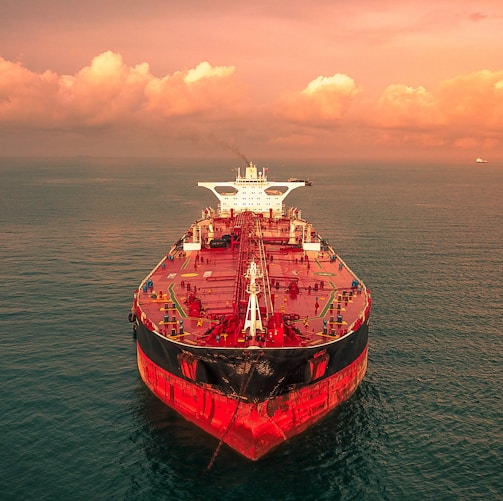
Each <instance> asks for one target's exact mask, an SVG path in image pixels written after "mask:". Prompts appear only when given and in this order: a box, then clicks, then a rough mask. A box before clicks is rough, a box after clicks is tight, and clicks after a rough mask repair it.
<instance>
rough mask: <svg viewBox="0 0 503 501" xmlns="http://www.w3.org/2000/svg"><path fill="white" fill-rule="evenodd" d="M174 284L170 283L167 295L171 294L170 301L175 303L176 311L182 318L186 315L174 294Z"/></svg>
mask: <svg viewBox="0 0 503 501" xmlns="http://www.w3.org/2000/svg"><path fill="white" fill-rule="evenodd" d="M174 286H175V284H171V285H170V286H169V288H168V290H169V295H170V296H171V302H172V303H173V304H174V305H175V308H176V309H177V311H178V313H180V316H181V317H182V318H187V315H186V314H185V312H184V311H183V308H182V307H181V306H180V304H179V303H178V300H177V299H176V294H175V291H174V290H173V288H174Z"/></svg>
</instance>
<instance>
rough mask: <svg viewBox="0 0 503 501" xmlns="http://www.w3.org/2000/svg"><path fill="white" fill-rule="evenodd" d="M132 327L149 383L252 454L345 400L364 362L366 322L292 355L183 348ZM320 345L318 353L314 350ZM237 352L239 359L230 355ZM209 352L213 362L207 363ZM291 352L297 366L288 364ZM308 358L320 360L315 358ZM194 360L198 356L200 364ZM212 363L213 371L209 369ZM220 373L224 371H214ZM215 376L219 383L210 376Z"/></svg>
mask: <svg viewBox="0 0 503 501" xmlns="http://www.w3.org/2000/svg"><path fill="white" fill-rule="evenodd" d="M137 335H138V338H137V357H138V368H139V372H140V375H141V377H142V379H143V381H144V382H145V384H146V385H147V386H148V387H149V389H150V390H151V391H152V392H153V393H154V394H155V395H156V396H157V397H158V398H159V399H160V400H161V401H162V402H164V403H165V404H166V405H168V406H169V407H171V408H172V409H174V410H175V411H177V412H178V413H179V414H180V415H182V416H183V417H184V418H185V419H187V420H188V421H190V422H192V423H194V424H196V425H197V426H198V427H200V428H201V429H203V430H204V431H206V432H207V433H209V434H211V435H213V436H214V437H215V438H217V439H219V440H221V441H223V442H224V443H226V444H227V445H229V446H230V447H231V448H233V449H234V450H236V451H237V452H239V453H240V454H242V455H243V456H245V457H247V458H249V459H252V460H256V459H259V458H260V457H262V456H263V455H264V454H266V453H267V452H269V451H270V450H271V449H272V448H274V447H276V446H278V445H279V444H281V443H282V442H284V441H286V440H288V439H289V438H291V437H293V436H295V435H297V434H299V433H301V432H303V431H304V430H306V429H307V428H308V427H309V426H311V425H312V424H314V423H315V422H317V421H318V420H319V419H321V418H323V417H324V416H326V415H327V414H328V413H329V412H330V411H331V410H333V409H334V408H336V407H337V406H338V405H340V404H341V403H342V402H344V401H345V400H347V399H348V398H349V397H350V396H351V395H352V394H353V393H354V392H355V391H356V389H357V387H358V385H359V384H360V383H361V381H362V380H363V377H364V375H365V372H366V368H367V353H368V341H367V340H368V324H367V323H365V324H363V325H362V326H360V328H359V329H358V330H357V331H355V332H354V333H352V334H351V336H348V339H341V340H338V341H337V342H332V343H329V344H328V345H326V346H325V347H324V349H323V350H320V347H317V348H316V351H314V350H312V349H309V348H298V349H296V350H293V351H298V354H297V356H296V357H293V359H292V353H291V351H292V350H285V351H286V352H290V353H285V355H284V356H278V353H277V352H278V350H267V349H263V350H260V349H257V350H254V353H253V355H251V356H250V355H249V352H248V351H244V350H221V351H220V352H219V351H218V350H217V351H216V352H215V350H204V349H199V350H194V351H195V352H196V353H195V354H194V353H189V352H187V351H186V347H183V349H182V348H181V347H179V346H177V344H176V343H173V342H172V341H170V340H169V339H166V338H162V337H160V336H157V335H156V334H154V333H152V332H150V331H149V330H148V329H147V328H146V327H145V326H143V325H142V324H141V323H140V324H139V325H138V328H137ZM198 351H199V353H197V352H198ZM268 351H269V353H268ZM321 351H323V354H322V355H319V356H317V357H316V353H321ZM209 355H211V357H210V356H209ZM184 357H185V359H187V358H188V359H189V362H190V363H191V364H192V365H191V367H192V368H193V370H192V371H188V372H187V371H185V373H184V370H183V366H184ZM191 357H192V358H191ZM239 358H240V359H241V365H239V364H237V363H236V360H237V359H239ZM209 359H213V360H215V361H216V362H215V363H214V364H213V365H210V364H208V362H207V361H208V360H209ZM180 360H182V362H181V363H180ZM202 360H204V361H202ZM296 360H297V361H298V364H297V365H298V366H297V367H296V368H295V370H293V371H292V368H291V367H292V363H293V364H294V365H295V363H296V362H295V361H296ZM313 360H314V361H315V362H316V360H321V363H318V365H316V363H314V364H313ZM282 362H284V363H282ZM287 362H288V363H289V367H287V365H286V364H287ZM198 364H204V365H202V367H204V369H200V368H198V367H197V365H198ZM264 367H265V368H266V369H264ZM208 368H210V369H208ZM236 368H237V370H236ZM216 369H218V372H219V373H218V374H214V373H213V372H211V371H215V370H216ZM260 372H262V373H264V372H265V373H266V374H260ZM208 373H209V374H210V375H208ZM222 374H226V375H227V376H224V377H223V379H219V378H218V376H219V375H222ZM292 374H295V375H296V376H295V378H296V382H293V380H292ZM230 375H232V377H231V379H229V376H230ZM198 379H199V380H198ZM226 380H227V381H228V382H227V383H225V384H223V382H224V381H226ZM216 381H218V384H212V382H216ZM285 381H287V383H285ZM260 384H261V385H262V386H261V387H260V386H258V385H260ZM259 388H262V390H261V391H258V389H259Z"/></svg>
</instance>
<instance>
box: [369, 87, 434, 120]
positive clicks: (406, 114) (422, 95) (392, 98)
mask: <svg viewBox="0 0 503 501" xmlns="http://www.w3.org/2000/svg"><path fill="white" fill-rule="evenodd" d="M437 115H438V111H437V106H436V101H435V98H434V96H433V95H432V94H431V93H429V92H428V91H427V90H426V89H425V88H424V87H410V86H407V85H403V84H392V85H389V86H388V87H387V88H386V89H385V91H384V93H383V94H382V95H381V97H380V98H379V100H378V102H377V109H376V113H375V116H374V118H373V121H374V122H375V123H376V124H378V125H379V126H381V127H386V128H393V127H399V128H423V127H432V126H434V125H435V124H437V123H438V116H437Z"/></svg>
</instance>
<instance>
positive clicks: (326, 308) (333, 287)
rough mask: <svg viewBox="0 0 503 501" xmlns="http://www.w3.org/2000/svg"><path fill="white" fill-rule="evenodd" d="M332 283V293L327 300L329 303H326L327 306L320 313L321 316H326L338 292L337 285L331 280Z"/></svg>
mask: <svg viewBox="0 0 503 501" xmlns="http://www.w3.org/2000/svg"><path fill="white" fill-rule="evenodd" d="M330 285H331V286H332V293H331V294H330V298H329V300H328V301H327V304H326V305H325V308H323V311H322V312H321V314H320V317H324V316H325V315H326V314H327V311H328V309H329V308H330V305H331V304H332V302H333V300H334V297H335V294H336V293H337V287H336V286H335V284H334V283H333V282H332V281H330Z"/></svg>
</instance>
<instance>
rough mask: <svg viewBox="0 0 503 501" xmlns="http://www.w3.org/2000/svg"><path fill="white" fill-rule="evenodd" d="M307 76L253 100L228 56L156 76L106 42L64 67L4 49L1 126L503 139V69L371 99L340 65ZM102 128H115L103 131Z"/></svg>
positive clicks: (453, 144) (282, 137)
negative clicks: (40, 67)
mask: <svg viewBox="0 0 503 501" xmlns="http://www.w3.org/2000/svg"><path fill="white" fill-rule="evenodd" d="M306 82H307V83H304V84H301V85H299V87H298V88H299V90H298V91H297V92H294V93H292V92H290V93H284V94H281V92H278V96H277V97H276V99H275V98H274V97H273V98H272V104H263V103H259V102H257V99H256V96H255V102H253V97H252V93H251V92H252V90H253V89H251V88H250V87H247V86H245V85H244V84H243V83H242V82H241V81H240V79H239V78H238V76H237V69H236V67H235V66H230V65H229V66H213V65H211V64H210V63H208V62H206V61H202V62H199V63H197V64H195V65H194V66H193V67H192V68H184V69H178V70H175V71H172V72H171V73H169V74H167V75H163V76H155V75H154V74H153V73H152V71H151V69H150V65H149V64H148V63H146V62H142V63H140V64H137V65H133V66H130V65H128V64H126V63H125V61H124V59H123V57H122V56H121V55H120V54H118V53H114V52H111V51H107V52H104V53H102V54H99V55H98V56H96V57H94V58H93V59H92V60H91V62H90V64H89V65H88V66H85V67H84V68H82V69H80V70H78V71H76V72H75V73H74V74H72V75H65V74H57V73H55V72H53V71H49V70H47V71H44V72H41V73H37V72H33V71H30V70H29V69H28V68H26V67H24V66H23V65H22V64H21V63H18V62H11V61H8V60H6V59H3V58H0V128H3V130H4V131H10V130H11V129H13V126H15V127H16V128H17V129H19V128H24V129H25V130H26V131H29V130H31V131H33V130H37V131H47V133H48V134H49V133H50V132H51V131H52V130H54V129H57V130H58V131H65V132H71V133H73V134H74V136H75V137H80V136H81V135H86V134H87V138H89V137H94V136H92V132H93V131H99V133H100V134H99V136H100V139H101V138H102V141H103V144H110V143H112V142H113V140H115V144H117V143H118V142H119V143H121V142H125V141H126V140H125V139H124V138H129V137H131V138H132V140H133V141H134V142H137V143H138V144H143V145H148V148H147V147H146V146H144V147H145V148H146V149H148V151H151V148H152V147H153V146H154V147H155V145H156V144H159V145H162V146H161V147H164V145H165V144H166V143H167V141H172V144H174V143H177V142H178V143H179V142H181V141H191V142H192V143H193V142H198V144H199V145H205V144H206V145H208V144H209V143H211V142H212V141H209V140H208V138H210V137H212V136H214V137H217V138H219V140H221V139H225V140H226V141H228V140H230V141H235V142H236V144H239V145H246V144H252V145H253V146H252V147H251V148H253V149H256V148H261V147H262V146H264V147H267V148H269V149H270V150H271V151H274V149H277V150H278V151H279V150H281V149H284V150H285V151H293V148H296V151H301V150H302V149H303V151H321V149H322V148H324V149H325V151H327V152H329V151H335V150H337V151H340V149H341V148H348V149H349V148H353V149H357V150H361V148H362V147H365V148H370V147H372V145H377V146H379V147H384V145H391V146H393V147H396V146H398V145H401V146H404V147H412V146H414V145H415V146H418V147H420V148H422V149H430V150H435V149H439V148H446V147H450V148H452V149H454V150H469V149H475V148H477V147H483V148H485V149H496V148H498V147H501V145H502V143H503V135H502V130H503V71H489V70H483V71H477V72H472V73H468V74H465V75H458V76H455V77H453V78H450V79H447V80H444V81H442V82H440V83H439V84H438V85H436V86H435V87H433V88H431V89H429V88H427V87H426V86H421V85H416V86H411V85H406V84H404V83H393V84H391V85H388V86H387V87H385V88H384V91H383V92H382V93H381V95H380V96H377V97H372V96H374V95H375V93H371V92H367V90H366V89H363V87H362V86H360V85H357V84H356V82H355V80H354V79H353V78H352V77H351V76H349V75H347V74H344V73H335V74H332V75H331V76H318V77H316V78H314V79H312V80H309V79H306ZM250 85H251V84H250ZM104 129H110V130H111V131H113V133H116V132H117V134H115V135H112V132H110V133H109V135H108V136H106V135H104V134H103V130H104ZM128 134H129V136H128ZM118 138H119V139H118ZM109 139H110V141H109ZM54 141H56V139H54ZM217 142H218V141H217ZM86 144H89V143H86Z"/></svg>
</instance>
